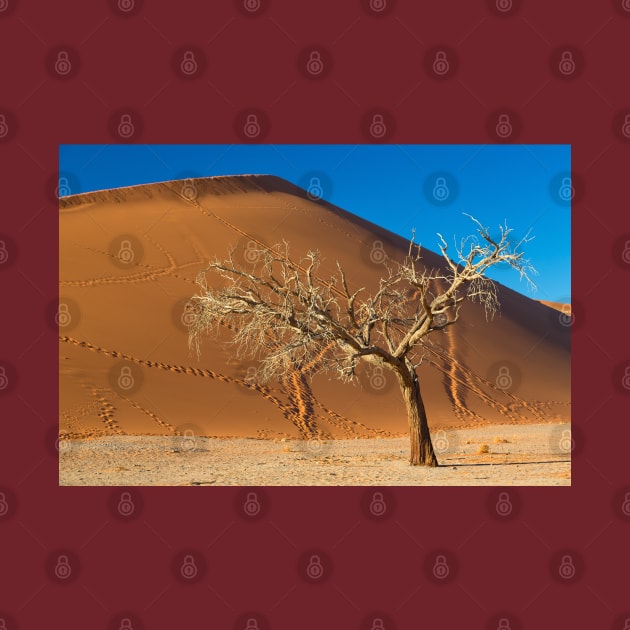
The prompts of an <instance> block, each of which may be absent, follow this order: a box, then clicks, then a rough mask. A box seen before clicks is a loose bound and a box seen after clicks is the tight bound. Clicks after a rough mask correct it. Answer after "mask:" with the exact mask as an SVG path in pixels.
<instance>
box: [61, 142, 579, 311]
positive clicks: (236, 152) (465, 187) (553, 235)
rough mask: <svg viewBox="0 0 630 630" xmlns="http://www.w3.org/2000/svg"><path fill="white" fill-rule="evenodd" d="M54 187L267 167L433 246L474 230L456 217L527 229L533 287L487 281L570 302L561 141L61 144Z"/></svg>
mask: <svg viewBox="0 0 630 630" xmlns="http://www.w3.org/2000/svg"><path fill="white" fill-rule="evenodd" d="M59 160H60V164H59V171H60V184H61V185H60V193H61V194H76V193H80V192H87V191H91V190H102V189H105V188H117V187H121V186H129V185H133V184H143V183H149V182H159V181H166V180H172V179H185V178H188V177H205V176H211V175H236V174H243V173H270V174H273V175H277V176H279V177H283V178H284V179H287V180H289V181H291V182H293V183H294V184H297V185H299V186H301V187H302V188H305V189H307V190H308V189H309V188H310V189H311V190H312V191H313V192H314V193H317V194H318V195H320V196H322V197H323V198H324V199H326V200H327V201H329V202H331V203H334V204H336V205H338V206H340V207H341V208H343V209H345V210H348V211H349V212H352V213H354V214H356V215H359V216H362V217H364V218H365V219H367V220H369V221H372V222H374V223H377V224H379V225H382V226H383V227H385V228H387V229H389V230H391V231H392V232H396V233H397V234H400V235H401V236H403V237H405V238H409V237H410V236H411V230H412V228H414V227H415V229H416V240H417V241H419V242H421V243H422V245H423V246H424V247H426V248H428V249H432V250H434V251H437V242H438V239H437V233H438V232H439V233H441V234H442V235H443V236H444V237H445V238H446V240H447V241H448V242H449V243H452V242H453V238H454V237H462V236H466V235H467V234H470V233H471V232H473V231H474V227H473V225H472V223H471V222H470V219H468V218H467V217H466V216H465V215H464V213H467V214H471V215H473V216H475V217H476V218H477V219H479V221H481V223H483V224H484V225H486V226H488V227H489V228H491V231H493V230H496V229H497V228H498V226H499V225H500V224H503V223H505V222H506V221H507V223H508V225H509V226H510V227H512V228H513V229H514V236H515V237H519V236H523V235H525V234H526V233H527V232H528V231H530V230H531V235H532V236H534V237H535V238H534V240H532V241H531V242H530V243H528V244H527V249H526V252H527V255H528V257H529V258H530V259H531V261H532V263H533V265H534V266H535V267H536V269H537V270H538V274H539V275H538V276H537V277H536V278H535V279H534V280H535V282H536V285H537V287H538V290H537V291H536V292H535V293H533V292H532V291H531V290H529V289H528V287H527V285H526V284H525V282H520V281H519V279H518V275H517V274H516V273H515V272H513V271H511V270H509V269H501V268H497V269H495V270H494V271H493V273H491V274H490V275H491V277H493V278H494V279H496V280H498V281H499V282H502V283H503V284H505V285H507V286H509V287H511V288H513V289H515V290H516V291H519V292H521V293H524V294H525V295H528V296H530V297H534V298H536V299H543V300H557V301H563V302H565V301H570V297H571V201H570V199H571V188H570V184H571V180H570V171H571V148H570V145H62V146H60V148H59Z"/></svg>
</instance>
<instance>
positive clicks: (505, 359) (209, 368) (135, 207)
mask: <svg viewBox="0 0 630 630" xmlns="http://www.w3.org/2000/svg"><path fill="white" fill-rule="evenodd" d="M59 220H60V224H59V228H60V229H59V239H60V269H59V271H60V288H59V293H60V298H59V301H60V308H59V311H58V313H57V321H58V323H59V387H60V409H59V434H60V439H61V440H65V441H68V443H73V444H75V443H76V444H81V445H82V446H81V448H88V449H89V448H92V447H93V448H97V447H96V445H97V444H98V440H95V439H96V438H98V439H104V438H123V437H125V436H170V437H171V438H174V439H175V438H177V437H189V438H190V437H193V438H197V437H199V438H201V437H204V438H216V439H217V442H221V440H222V439H223V440H225V438H232V439H238V438H258V439H262V440H271V441H272V442H270V443H275V442H273V441H274V440H276V441H277V440H282V439H285V440H290V441H294V440H309V439H310V440H320V441H324V440H328V441H332V440H339V439H344V440H351V441H355V438H379V437H380V438H391V439H394V438H401V436H404V435H405V434H406V429H407V420H406V414H405V409H404V406H403V402H402V399H401V396H400V392H399V390H398V386H397V385H396V383H395V382H394V378H393V376H392V375H390V374H388V373H379V372H378V371H375V369H374V368H371V367H370V366H369V365H367V364H366V365H365V366H362V367H361V369H360V370H359V379H358V380H359V382H358V383H357V385H356V386H352V385H347V384H343V383H340V382H338V381H335V380H329V378H328V377H327V376H325V375H318V376H316V377H314V378H313V380H312V381H311V380H310V379H309V378H307V377H305V376H304V375H303V374H299V373H293V374H287V375H286V377H285V378H284V379H283V380H282V382H278V383H272V384H269V385H266V386H260V385H258V384H257V383H256V364H255V363H253V362H251V361H247V360H241V359H239V358H237V355H236V354H235V352H234V349H233V348H231V347H228V346H226V344H225V342H226V341H227V340H228V339H229V336H230V332H229V331H228V330H227V329H226V330H225V331H224V333H223V334H222V335H221V338H219V339H212V338H208V339H206V340H205V342H204V345H203V353H202V356H201V358H200V359H198V358H197V356H196V355H195V354H194V353H192V352H191V351H190V350H189V348H188V345H187V340H188V331H187V326H186V318H187V317H188V313H187V311H186V303H187V300H188V299H189V298H190V297H191V296H193V295H194V294H196V293H197V289H198V287H197V286H196V285H195V278H196V276H197V274H198V272H199V271H200V270H201V269H203V268H204V267H205V266H206V265H207V263H208V262H209V261H210V260H211V259H213V258H214V257H215V256H219V257H220V258H224V257H225V256H226V254H227V252H228V248H229V247H230V246H235V247H236V251H235V258H236V260H237V261H239V262H242V263H243V264H244V265H247V264H248V262H251V260H250V258H251V252H252V248H253V247H254V246H261V245H262V246H271V245H273V244H275V243H277V242H279V241H281V240H282V239H285V240H287V241H288V242H289V243H290V246H291V251H292V252H293V253H294V254H295V255H296V256H299V257H301V256H303V255H304V254H306V252H307V251H308V250H309V249H318V250H319V251H320V252H321V254H322V256H323V258H324V263H323V266H322V270H321V272H320V276H322V277H327V276H329V275H330V274H332V273H333V272H334V271H335V262H336V261H337V260H339V262H340V263H341V264H342V265H343V267H344V269H345V270H346V273H347V275H348V277H349V278H350V279H351V282H352V283H353V285H354V286H357V287H358V286H366V287H371V286H375V283H376V282H377V281H378V278H379V277H380V274H381V271H382V267H381V263H382V252H384V253H385V254H386V255H387V256H389V257H391V258H394V259H398V260H400V259H402V257H403V256H404V254H405V253H406V252H407V248H408V241H407V240H405V239H403V238H401V237H399V236H397V235H395V234H393V233H391V232H388V231H387V230H384V229H383V228H381V227H379V226H377V225H374V224H372V223H369V222H367V221H364V220H363V219H360V218H359V217H357V216H355V215H353V214H351V213H349V212H347V211H345V210H343V209H341V208H337V207H335V206H333V205H331V204H329V203H327V202H324V201H322V200H313V199H310V198H309V196H308V194H307V193H306V192H305V191H304V190H302V189H300V188H298V187H296V186H294V185H293V184H291V183H289V182H287V181H285V180H282V179H279V178H277V177H273V176H269V175H243V176H230V177H214V178H203V179H194V180H185V181H172V182H164V183H159V184H150V185H142V186H134V187H128V188H121V189H113V190H107V191H100V192H94V193H85V194H80V195H73V196H70V197H65V198H62V199H61V200H60V219H59ZM471 231H472V228H471ZM445 232H446V229H445ZM419 236H420V237H421V238H420V239H419V240H421V241H422V242H423V243H431V242H437V238H436V237H435V235H433V234H420V235H419ZM423 261H424V263H425V264H426V265H428V266H431V267H435V266H439V265H440V264H441V263H440V257H439V256H438V255H436V254H435V253H433V252H431V251H429V250H427V249H423ZM209 279H211V277H210V276H209ZM499 298H500V302H501V312H500V314H499V315H498V316H496V317H495V318H494V320H493V321H490V322H488V321H486V317H485V314H484V311H483V308H482V307H481V306H480V305H478V304H474V303H466V304H465V306H464V307H463V309H462V318H461V320H460V321H459V322H458V323H457V324H456V325H455V326H451V327H449V328H447V329H445V330H444V331H442V332H440V333H435V334H433V335H432V336H431V338H430V341H431V343H430V345H428V346H427V348H426V353H425V360H424V362H423V364H422V365H421V366H420V368H419V370H418V374H419V378H420V383H421V386H422V392H423V396H424V402H425V406H426V408H427V413H428V418H429V424H430V427H431V429H432V431H433V432H434V433H435V432H437V431H440V430H443V431H444V430H453V429H482V428H483V427H488V426H491V425H498V424H501V425H506V424H508V425H514V426H516V427H526V426H527V425H540V424H546V423H550V422H552V423H563V422H564V423H566V422H569V421H570V331H569V326H568V325H567V322H566V314H565V313H563V312H562V310H561V309H562V305H552V306H553V307H556V308H553V307H552V306H549V305H547V304H542V303H541V302H538V301H536V300H532V299H529V298H527V297H525V296H523V295H521V294H519V293H517V292H515V291H512V290H510V289H508V288H506V287H503V286H501V285H500V286H499ZM558 309H560V310H558ZM248 441H251V440H248ZM367 441H368V442H370V443H374V440H367ZM252 442H253V441H252ZM256 443H264V442H256ZM357 443H361V442H357ZM164 444H166V442H164ZM234 444H238V442H234ZM392 444H393V442H392ZM400 444H401V448H403V449H404V438H403V442H400ZM396 448H398V447H397V446H396ZM372 450H374V449H372ZM70 461H74V460H68V459H67V458H66V457H65V456H63V457H61V459H60V466H61V479H62V482H63V480H64V479H66V478H68V477H67V476H66V473H68V471H67V470H66V469H65V468H64V467H65V466H66V464H68V463H69V462H70ZM73 465H74V464H73ZM221 483H223V482H221Z"/></svg>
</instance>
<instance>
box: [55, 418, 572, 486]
mask: <svg viewBox="0 0 630 630" xmlns="http://www.w3.org/2000/svg"><path fill="white" fill-rule="evenodd" d="M433 442H434V445H435V449H436V452H437V453H438V459H439V461H440V467H438V468H426V467H412V466H410V465H409V464H408V448H409V447H408V438H406V437H398V438H376V439H366V438H358V439H352V440H345V439H342V440H329V441H326V442H319V441H301V440H288V441H281V440H260V439H252V438H235V439H230V438H222V439H216V438H205V437H184V436H181V437H168V436H116V437H100V438H94V439H89V440H61V441H60V443H59V456H60V466H59V469H60V475H59V476H60V480H59V481H60V485H90V486H92V485H115V486H136V485H140V486H148V485H162V486H171V485H186V486H188V485H215V486H257V485H261V486H320V485H321V486H341V485H347V486H372V485H376V486H378V485H383V486H415V485H420V486H426V485H429V486H477V485H479V486H481V485H485V486H512V485H514V486H566V485H571V457H570V453H571V437H570V424H568V423H565V424H535V425H527V426H515V425H492V426H485V427H479V428H470V429H459V430H453V431H438V432H436V433H435V434H434V436H433ZM484 446H485V447H486V448H487V450H488V452H486V453H484V452H482V451H484V450H486V448H484Z"/></svg>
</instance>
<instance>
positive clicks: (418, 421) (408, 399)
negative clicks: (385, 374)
mask: <svg viewBox="0 0 630 630" xmlns="http://www.w3.org/2000/svg"><path fill="white" fill-rule="evenodd" d="M396 375H397V376H398V382H399V384H400V390H401V392H402V395H403V398H404V400H405V406H406V408H407V418H408V420H409V438H410V440H411V454H410V457H409V463H410V464H411V465H412V466H438V461H437V457H436V456H435V452H434V451H433V442H431V434H430V433H429V425H428V423H427V414H426V411H425V409H424V403H423V402H422V395H421V393H420V384H419V383H418V377H417V375H416V371H415V369H414V368H409V367H408V368H407V369H403V371H400V372H399V371H398V370H397V371H396Z"/></svg>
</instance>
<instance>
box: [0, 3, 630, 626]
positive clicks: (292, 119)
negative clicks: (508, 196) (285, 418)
mask: <svg viewBox="0 0 630 630" xmlns="http://www.w3.org/2000/svg"><path fill="white" fill-rule="evenodd" d="M498 2H499V6H501V7H506V6H507V7H508V10H507V11H506V12H504V13H502V12H501V11H500V10H499V9H497V4H496V3H495V2H491V1H490V0H488V1H485V0H461V1H457V2H456V1H454V0H451V1H449V2H424V3H419V2H414V1H413V0H396V1H395V2H393V1H392V0H387V1H386V3H385V8H384V9H383V10H382V11H381V12H380V13H375V12H374V11H372V10H371V9H370V2H369V1H366V0H352V1H349V2H339V0H318V1H317V2H296V1H295V0H270V1H266V0H261V4H260V7H259V8H258V9H256V10H254V12H248V11H247V10H246V9H245V7H244V5H243V3H242V2H241V3H239V2H235V1H230V2H228V1H227V0H223V1H220V2H203V3H202V2H192V1H191V0H179V1H178V2H176V3H172V2H165V1H164V2H157V0H154V1H150V0H145V1H144V2H139V1H138V0H135V5H134V7H133V9H132V10H131V11H129V12H128V13H123V12H121V11H120V10H118V9H117V2H116V1H115V0H112V1H109V2H108V1H106V0H100V1H94V2H85V1H84V0H83V1H81V0H65V1H62V2H27V1H26V0H2V1H1V2H0V115H4V122H5V123H6V125H7V127H5V128H4V134H3V133H0V136H2V137H0V160H1V169H0V178H1V182H2V198H3V199H2V224H1V228H0V233H1V235H0V240H3V241H4V242H5V244H6V248H7V255H8V260H7V261H6V262H5V263H3V264H2V265H0V282H1V283H2V306H1V307H0V317H1V330H2V331H3V333H2V348H1V350H0V366H3V367H4V368H5V374H6V376H7V378H8V379H9V384H8V386H7V387H5V389H3V390H2V391H0V410H1V416H0V427H1V430H2V440H1V442H0V486H1V488H0V492H3V493H4V508H3V509H0V583H1V586H0V619H4V620H5V626H6V628H7V629H8V630H14V629H16V628H20V629H22V628H42V627H45V628H49V627H50V628H52V627H55V628H64V629H71V628H72V629H74V628H77V629H78V628H108V629H109V628H113V629H115V630H119V628H121V619H123V618H127V619H129V622H130V624H131V625H130V627H132V628H134V629H135V630H137V629H142V628H147V629H149V628H164V629H166V628H169V629H170V628H192V629H195V628H199V629H201V628H219V627H220V628H242V629H243V630H244V629H245V628H246V627H247V623H248V620H249V619H254V621H255V624H256V626H257V627H258V628H259V630H266V629H267V628H269V629H273V630H275V629H283V628H287V629H289V628H301V629H304V630H311V629H312V630H315V629H321V628H357V629H359V628H366V629H368V630H369V629H371V628H378V627H379V626H378V623H377V624H376V625H375V624H374V619H375V618H380V619H382V620H383V624H382V625H383V627H384V628H385V630H390V629H394V628H398V629H405V628H409V629H411V628H420V627H423V628H424V627H427V628H428V627H430V628H433V629H438V628H448V629H455V628H466V629H468V628H484V629H485V628H492V629H495V628H502V627H503V628H507V627H509V628H511V629H512V630H518V629H519V628H532V629H537V630H540V629H544V628H554V629H555V628H558V627H563V628H619V629H620V630H621V629H622V628H623V627H624V623H625V619H626V615H625V613H626V612H628V611H627V610H626V609H630V599H629V596H628V584H629V583H630V576H629V573H630V545H629V544H628V540H629V538H630V537H629V535H628V534H629V531H630V529H629V528H630V518H629V517H627V516H625V515H624V513H623V511H622V509H621V507H622V503H623V500H624V497H625V493H626V492H628V491H630V474H629V472H628V446H627V438H628V433H629V430H628V400H629V399H628V394H629V393H630V392H629V391H628V390H627V389H625V388H624V387H623V385H622V377H623V375H624V374H625V370H626V367H627V366H630V356H629V350H628V344H627V339H628V335H627V332H626V331H625V324H623V322H624V321H626V317H627V313H626V311H625V309H624V302H625V303H627V297H626V290H627V286H628V277H629V276H628V272H629V270H630V265H629V264H627V263H625V262H624V260H623V258H622V252H623V249H624V247H625V243H626V241H627V240H630V236H629V234H630V226H629V222H628V218H627V217H628V192H627V183H628V167H629V166H630V138H628V137H626V136H624V134H623V133H622V126H623V123H624V121H625V115H626V114H630V82H629V81H628V74H627V72H628V69H627V63H628V59H629V58H630V2H628V1H627V0H626V2H625V3H624V2H623V1H622V0H618V1H615V2H612V1H595V0H590V1H589V2H583V3H577V2H575V0H556V1H555V2H553V3H549V2H543V1H542V0H512V2H509V0H498ZM510 5H511V8H509V7H510ZM249 6H254V7H255V6H256V3H255V2H254V3H253V4H252V3H251V2H250V3H249ZM372 6H374V5H372ZM376 6H377V7H378V6H379V5H378V3H377V5H376ZM381 6H382V5H381ZM551 7H553V8H551ZM59 50H65V51H68V53H69V59H70V62H71V65H72V69H71V71H70V72H69V73H68V74H67V75H65V76H64V77H60V76H59V75H58V74H56V73H55V71H54V65H55V61H56V59H57V57H58V51H59ZM185 50H194V51H195V52H196V55H197V57H196V61H197V62H198V65H197V69H196V74H193V75H192V76H189V75H182V74H181V73H180V72H179V70H178V68H179V67H180V62H179V58H178V55H180V54H181V51H185ZM313 50H317V51H318V52H319V53H320V59H321V60H322V62H323V63H324V68H323V71H322V72H321V73H320V74H318V75H317V76H316V77H312V76H310V75H309V74H308V72H307V71H306V69H305V67H304V64H305V60H306V61H307V60H308V58H309V55H310V52H311V51H313ZM436 50H445V51H447V53H448V56H449V61H450V65H449V70H448V72H447V73H445V74H441V75H439V76H438V75H434V74H433V72H432V68H433V64H432V62H431V59H432V55H433V54H434V52H435V51H436ZM564 50H569V51H571V52H572V55H573V60H574V62H575V66H574V68H573V70H572V73H571V75H570V76H566V75H563V74H562V73H560V72H559V71H558V63H559V61H560V60H561V59H562V51H564ZM250 112H257V113H258V115H259V121H260V123H261V125H262V129H261V134H260V135H259V136H258V137H257V138H256V141H263V140H264V141H265V142H272V143H293V142H300V143H316V142H324V143H337V142H343V143H362V142H371V141H374V138H371V137H370V135H369V122H370V120H371V118H372V116H373V114H374V113H381V115H382V116H383V121H384V122H385V124H386V126H387V133H386V134H385V135H384V136H383V137H381V138H379V141H386V142H395V143H449V142H453V143H487V142H496V141H499V140H500V141H502V142H506V141H507V142H514V141H518V142H524V143H571V144H572V145H573V170H574V174H575V177H574V185H576V188H578V187H579V189H577V190H576V198H575V201H574V206H573V243H574V247H573V261H574V264H573V281H574V282H573V284H574V286H573V301H574V304H575V305H576V309H575V310H576V313H577V320H576V322H575V326H574V329H573V333H574V336H573V339H574V342H573V376H574V380H573V384H574V388H573V391H574V397H573V421H574V426H575V428H576V430H575V432H574V438H575V440H576V448H575V451H574V454H573V486H572V487H571V488H559V489H553V488H546V489H535V488H532V489H525V488H523V489H517V490H510V493H511V497H512V501H513V504H514V505H515V506H516V507H517V508H518V509H515V511H514V513H513V515H512V517H510V518H507V519H505V518H503V519H501V518H499V517H497V514H496V511H495V510H494V505H495V504H496V496H497V490H494V489H488V488H485V489H484V488H470V489H466V488H461V489H451V488H446V489H441V488H408V489H388V490H387V491H386V493H385V499H386V500H387V501H388V502H389V503H388V504H389V505H390V506H391V509H389V510H388V511H387V512H386V514H385V516H383V517H382V518H378V519H377V518H370V513H369V511H366V509H365V505H366V501H367V500H368V499H369V496H368V495H366V492H370V491H369V490H364V489H360V488H357V489H353V488H344V489H323V488H319V489H318V488H313V489H309V488H298V489H286V488H271V489H265V490H263V491H260V492H259V497H260V501H261V504H262V505H263V507H264V510H262V512H261V513H260V514H259V515H258V516H257V517H256V518H251V517H247V516H245V515H244V514H243V511H242V509H241V505H242V501H243V490H242V489H238V488H235V489H231V488H171V489H160V488H148V489H144V488H140V489H134V491H133V497H134V500H135V505H136V508H137V509H136V511H135V512H134V514H133V516H132V517H131V518H128V519H124V518H121V517H120V515H119V513H118V512H117V510H116V508H115V506H116V505H117V502H118V501H119V497H120V492H121V490H117V489H112V488H103V489H80V488H59V487H58V486H57V483H58V475H57V472H58V471H57V452H56V449H55V433H56V426H57V377H56V374H57V354H58V349H57V334H56V331H54V330H53V328H52V327H51V326H48V325H47V323H46V320H47V311H49V310H50V303H51V301H53V300H55V298H56V295H57V206H56V200H55V198H54V188H55V177H56V169H57V147H58V145H59V144H60V143H82V142H94V143H112V142H120V141H121V140H122V139H121V138H120V136H117V131H116V129H117V125H118V121H119V119H120V116H121V115H122V114H128V115H129V116H130V117H131V120H132V122H133V124H134V133H133V136H132V137H131V138H128V139H126V141H132V142H143V143H169V142H177V143H232V142H243V141H252V140H251V138H249V139H248V138H247V137H246V136H244V135H243V133H242V121H243V120H245V119H246V117H247V114H248V113H250ZM505 113H507V114H508V115H509V116H510V122H511V124H512V135H511V136H510V137H509V138H502V139H499V138H498V137H497V136H496V134H495V132H494V129H495V128H496V124H497V122H498V116H499V115H500V114H505ZM0 120H1V119H0ZM0 132H2V129H0ZM628 135H630V134H628ZM1 498H2V497H1V496H0V499H1ZM313 550H315V552H318V553H320V555H321V557H322V558H323V568H324V570H325V573H326V574H325V579H324V580H323V581H322V582H321V583H317V582H316V583H313V582H312V581H311V582H309V581H308V580H307V579H304V578H303V574H304V563H305V558H308V555H309V554H311V553H312V552H313ZM567 553H568V554H570V555H571V557H572V558H573V560H574V565H575V569H576V575H575V577H574V579H571V580H568V581H566V580H565V581H563V580H561V579H559V578H558V572H557V566H558V562H559V559H560V558H561V557H562V555H566V554H567ZM60 554H62V555H67V556H68V560H69V562H70V566H71V567H72V571H73V573H72V579H71V580H67V581H65V582H59V581H56V580H55V578H54V566H55V563H56V562H57V559H58V557H59V555H60ZM186 554H192V555H193V556H194V557H195V558H196V559H197V561H198V567H199V570H200V573H199V576H198V579H195V580H194V581H191V582H188V583H182V580H181V577H179V576H178V575H177V574H178V572H177V570H176V569H177V566H178V562H180V561H181V558H183V556H184V555H186ZM436 554H445V555H446V557H447V558H448V561H449V562H450V566H451V570H452V574H451V575H450V576H449V579H448V580H445V581H444V582H443V583H439V584H436V583H434V581H433V580H432V576H431V571H430V569H431V564H432V562H433V559H434V557H435V555H436ZM178 577H179V579H178ZM627 616H628V618H630V612H628V615H627ZM501 619H506V620H507V622H508V626H505V624H504V623H503V622H501V621H500V620H501ZM502 623H503V626H502V625H501V624H502ZM250 626H251V623H250ZM122 627H123V628H124V627H125V625H124V624H123V625H122ZM128 627H129V624H128ZM252 627H254V626H252Z"/></svg>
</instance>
